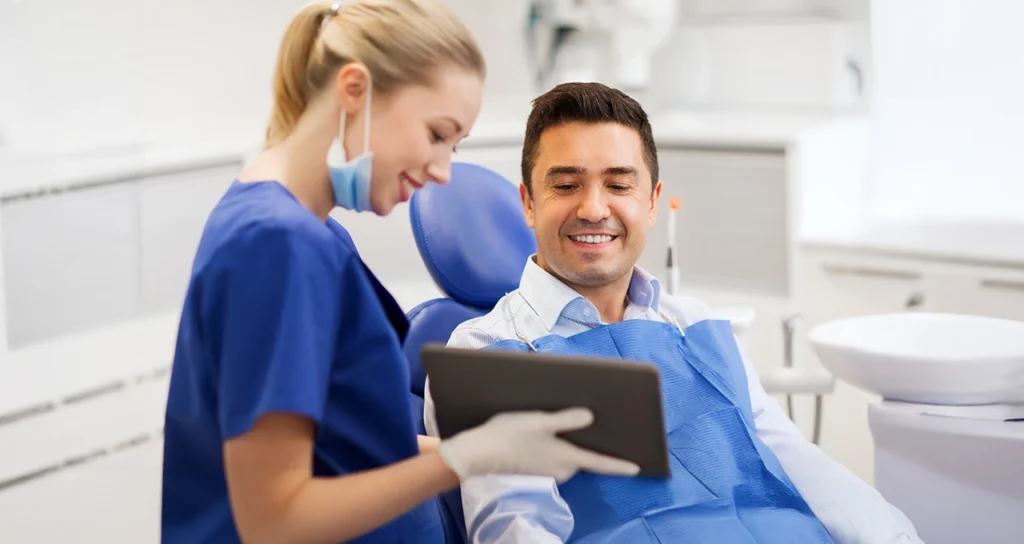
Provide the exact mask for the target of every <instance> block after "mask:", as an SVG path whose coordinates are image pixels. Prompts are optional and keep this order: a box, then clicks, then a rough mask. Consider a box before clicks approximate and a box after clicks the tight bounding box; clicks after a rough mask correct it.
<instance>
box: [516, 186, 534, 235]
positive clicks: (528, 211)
mask: <svg viewBox="0 0 1024 544" xmlns="http://www.w3.org/2000/svg"><path fill="white" fill-rule="evenodd" d="M519 198H520V200H522V201H523V215H525V216H526V224H527V225H529V226H530V228H531V229H532V228H533V197H531V196H530V190H529V189H527V188H526V184H525V183H523V182H519Z"/></svg>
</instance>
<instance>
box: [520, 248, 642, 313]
mask: <svg viewBox="0 0 1024 544" xmlns="http://www.w3.org/2000/svg"><path fill="white" fill-rule="evenodd" d="M536 257H537V256H536V255H531V256H530V258H529V259H527V261H526V268H524V269H523V275H522V277H521V278H520V280H519V294H520V295H522V296H523V299H525V300H526V303H527V304H529V305H530V307H531V308H533V310H534V311H535V312H537V315H538V316H539V317H540V319H541V321H542V322H543V323H544V326H545V327H546V328H547V329H548V330H549V331H550V330H551V329H553V328H554V327H555V323H557V322H558V318H559V317H561V315H562V312H563V311H564V310H565V308H566V306H568V305H569V304H570V303H571V302H573V301H574V300H576V299H581V298H583V296H582V295H580V294H579V293H577V292H576V291H575V290H573V288H571V287H569V286H568V285H566V284H564V283H562V280H560V279H558V278H556V277H555V276H553V275H551V274H550V273H549V272H547V271H546V270H544V269H543V268H541V267H540V266H539V265H538V264H537V262H536V261H535V259H536ZM626 296H627V297H628V298H629V302H630V303H631V304H635V305H637V306H641V307H645V308H651V309H652V310H654V311H658V303H659V299H660V297H661V283H660V282H659V281H658V279H657V278H655V277H654V276H653V275H651V274H650V273H649V272H647V271H646V270H644V269H642V268H640V267H639V266H635V267H633V276H632V277H631V278H630V280H629V290H628V291H627V292H626Z"/></svg>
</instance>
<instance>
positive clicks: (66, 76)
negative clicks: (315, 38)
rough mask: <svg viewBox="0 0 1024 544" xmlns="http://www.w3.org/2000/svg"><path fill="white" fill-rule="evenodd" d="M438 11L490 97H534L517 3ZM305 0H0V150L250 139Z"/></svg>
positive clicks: (454, 3)
mask: <svg viewBox="0 0 1024 544" xmlns="http://www.w3.org/2000/svg"><path fill="white" fill-rule="evenodd" d="M446 3H447V4H449V5H450V6H451V8H452V9H453V10H454V11H456V12H457V13H458V14H460V15H462V16H463V17H464V19H465V22H466V23H467V25H468V26H469V27H470V28H471V29H472V30H473V31H474V33H475V34H476V35H477V37H478V39H479V40H480V42H481V45H482V47H483V48H484V50H485V55H486V56H487V58H488V61H489V64H490V66H491V73H490V78H489V82H488V83H489V85H488V94H489V96H492V97H498V98H500V99H504V98H505V97H508V96H514V97H516V99H517V101H518V103H522V104H524V103H525V100H526V99H527V98H528V96H529V94H530V91H531V89H530V87H529V83H528V81H526V80H525V79H524V78H522V77H521V76H520V74H521V73H523V72H525V53H524V51H523V48H522V46H521V43H520V44H514V43H510V41H511V40H512V39H514V38H515V39H519V40H521V36H522V31H521V22H520V21H522V20H524V19H523V17H524V16H525V6H526V2H525V0H515V1H509V2H504V1H503V2H500V3H498V2H478V1H475V0H448V1H447V2H446ZM303 4H305V2H304V1H303V0H216V1H209V0H175V1H173V2H167V1H159V0H101V1H91V2H69V3H66V4H62V5H60V7H59V9H57V8H56V7H55V5H54V4H52V3H51V2H37V1H10V0H5V1H2V2H0V73H2V74H3V75H2V79H3V84H2V85H0V145H6V146H7V147H8V148H17V149H21V150H28V151H41V150H45V151H54V152H62V151H79V150H92V149H101V148H107V147H116V146H133V145H139V144H149V145H155V146H168V145H177V144H178V143H179V142H183V141H192V142H194V141H195V140H196V139H200V140H209V141H212V140H215V139H220V140H223V139H227V140H239V141H242V142H246V143H248V142H250V141H256V142H259V140H260V137H261V135H262V131H263V127H264V126H265V122H266V119H267V115H268V113H269V106H270V99H271V76H272V73H273V67H274V61H275V55H276V52H277V46H278V44H279V42H280V39H281V35H282V34H283V32H284V29H285V28H286V26H287V24H288V21H289V18H290V16H291V15H292V14H293V13H294V12H295V11H296V10H297V9H298V8H299V7H300V6H302V5H303ZM488 17H490V18H491V19H492V20H494V19H496V20H499V21H503V23H502V26H503V29H502V30H500V31H492V27H493V26H494V25H485V24H483V20H484V19H485V18H488ZM504 27H507V29H505V28H504ZM497 101H499V100H491V101H490V102H497ZM493 106H498V105H497V104H494V105H493ZM499 109H500V108H499ZM4 142H6V144H4Z"/></svg>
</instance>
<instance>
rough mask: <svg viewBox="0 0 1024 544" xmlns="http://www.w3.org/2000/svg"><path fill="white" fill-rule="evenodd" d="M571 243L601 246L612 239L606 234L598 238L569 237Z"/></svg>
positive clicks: (587, 236)
mask: <svg viewBox="0 0 1024 544" xmlns="http://www.w3.org/2000/svg"><path fill="white" fill-rule="evenodd" d="M569 238H571V239H572V240H573V241H576V242H583V243H584V244H603V243H605V242H611V241H612V237H611V236H609V235H607V234H601V235H598V236H594V235H590V234H588V235H586V236H570V237H569Z"/></svg>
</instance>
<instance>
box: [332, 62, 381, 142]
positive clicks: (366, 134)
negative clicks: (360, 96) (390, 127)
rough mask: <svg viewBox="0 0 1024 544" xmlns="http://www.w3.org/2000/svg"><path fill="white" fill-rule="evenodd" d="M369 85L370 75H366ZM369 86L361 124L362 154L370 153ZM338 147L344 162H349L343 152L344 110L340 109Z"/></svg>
mask: <svg viewBox="0 0 1024 544" xmlns="http://www.w3.org/2000/svg"><path fill="white" fill-rule="evenodd" d="M366 81H367V83H369V81H370V75H369V74H367V75H366ZM371 89H372V87H371V85H369V84H368V85H367V86H366V120H365V121H364V122H363V154H364V155H365V154H367V153H369V152H370V99H371V98H372V96H373V93H372V91H371ZM338 145H340V146H341V151H342V152H343V153H344V154H345V160H346V161H347V160H349V157H348V151H346V150H345V108H341V119H339V120H338Z"/></svg>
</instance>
